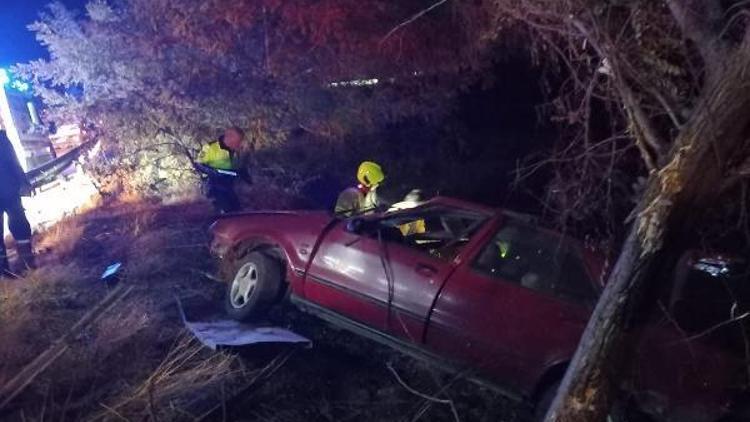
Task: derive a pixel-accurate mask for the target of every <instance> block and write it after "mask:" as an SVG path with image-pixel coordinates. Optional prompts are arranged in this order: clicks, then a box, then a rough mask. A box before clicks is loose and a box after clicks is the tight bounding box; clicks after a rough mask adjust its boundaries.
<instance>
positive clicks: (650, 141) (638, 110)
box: [571, 17, 666, 168]
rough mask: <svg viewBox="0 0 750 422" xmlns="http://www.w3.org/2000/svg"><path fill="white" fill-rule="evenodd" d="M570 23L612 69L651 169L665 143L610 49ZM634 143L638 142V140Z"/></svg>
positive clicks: (577, 22)
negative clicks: (646, 148)
mask: <svg viewBox="0 0 750 422" xmlns="http://www.w3.org/2000/svg"><path fill="white" fill-rule="evenodd" d="M571 23H572V25H573V27H575V28H576V29H577V30H578V31H579V32H580V33H581V35H583V36H584V37H585V38H586V39H587V40H588V41H589V42H590V43H591V45H592V46H593V48H594V49H595V50H596V51H597V53H598V54H599V56H600V57H601V58H602V59H603V60H604V59H606V60H607V62H608V63H609V65H610V68H611V69H612V73H613V75H612V76H613V79H614V82H615V86H616V87H617V90H618V91H619V92H620V98H621V99H622V102H623V104H624V106H625V109H626V110H627V114H628V116H629V117H630V118H631V120H632V121H633V123H635V124H636V125H637V126H638V132H639V133H640V135H641V136H637V137H638V138H640V140H642V141H643V142H641V143H640V144H639V145H638V147H639V148H640V149H641V152H643V153H644V157H643V158H644V161H645V162H646V164H647V165H648V166H649V168H653V167H654V165H655V164H656V163H658V161H659V159H660V158H661V157H662V155H663V154H664V151H665V149H666V143H665V142H664V141H663V140H662V139H660V137H659V135H658V132H657V131H656V129H655V128H654V127H653V125H652V123H651V120H649V118H648V116H647V115H646V112H645V111H643V108H642V107H641V106H640V104H639V102H638V99H637V97H636V94H635V92H633V89H632V88H631V87H630V85H628V83H627V81H626V80H625V78H624V75H623V73H624V72H623V71H622V68H621V66H620V63H619V60H618V59H617V57H616V54H614V53H613V54H608V52H609V51H611V50H612V49H610V48H607V47H609V46H604V45H602V41H601V40H600V39H599V38H598V37H595V36H594V35H593V34H592V33H591V31H589V30H588V28H586V25H584V23H583V22H581V21H580V20H578V19H576V18H575V17H571ZM636 141H638V139H637V140H636ZM643 147H648V150H650V151H647V150H644V148H643ZM652 155H655V156H656V157H653V156H652Z"/></svg>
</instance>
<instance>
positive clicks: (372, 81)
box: [328, 78, 380, 88]
mask: <svg viewBox="0 0 750 422" xmlns="http://www.w3.org/2000/svg"><path fill="white" fill-rule="evenodd" d="M379 83H380V80H379V79H377V78H373V79H356V80H353V81H342V82H331V83H330V84H328V86H330V87H331V88H338V87H340V86H372V85H377V84H379Z"/></svg>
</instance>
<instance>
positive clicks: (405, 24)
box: [380, 0, 448, 44]
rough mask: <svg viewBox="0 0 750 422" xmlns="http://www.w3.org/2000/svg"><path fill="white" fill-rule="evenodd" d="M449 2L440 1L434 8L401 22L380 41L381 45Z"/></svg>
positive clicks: (431, 7) (445, 0)
mask: <svg viewBox="0 0 750 422" xmlns="http://www.w3.org/2000/svg"><path fill="white" fill-rule="evenodd" d="M447 2H448V0H440V1H438V2H437V3H435V4H433V5H432V6H430V7H428V8H426V9H424V10H422V11H420V12H419V13H417V14H415V15H414V16H412V17H410V18H409V19H407V20H405V21H403V22H401V23H400V24H398V25H396V26H395V27H393V29H391V30H390V31H388V33H387V34H385V36H384V37H383V39H382V40H380V44H383V43H384V42H386V41H387V40H388V38H390V37H391V36H392V35H393V34H395V33H396V32H398V31H399V30H400V29H401V28H403V27H405V26H407V25H409V24H411V23H412V22H414V21H416V20H417V19H419V18H421V17H422V16H424V15H426V14H428V13H430V12H431V11H432V10H433V9H437V8H438V7H440V6H442V5H443V4H444V3H447Z"/></svg>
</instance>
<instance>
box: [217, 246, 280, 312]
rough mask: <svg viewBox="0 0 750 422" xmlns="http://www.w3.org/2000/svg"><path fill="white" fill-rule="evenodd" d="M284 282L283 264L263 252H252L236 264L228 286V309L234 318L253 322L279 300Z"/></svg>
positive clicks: (226, 306)
mask: <svg viewBox="0 0 750 422" xmlns="http://www.w3.org/2000/svg"><path fill="white" fill-rule="evenodd" d="M282 282H283V268H282V265H281V263H280V262H279V261H277V260H275V259H273V258H271V257H269V256H268V255H265V254H263V253H261V252H251V253H249V254H248V255H246V256H244V257H243V258H240V259H238V260H237V261H236V263H235V265H234V275H233V276H232V278H231V279H230V280H229V282H228V283H227V289H226V294H225V300H224V308H225V309H226V312H227V314H229V316H230V317H231V318H232V319H235V320H238V321H249V320H251V319H253V318H257V317H259V316H262V315H263V314H265V312H266V311H267V310H268V308H269V307H270V306H271V305H273V303H274V301H275V299H276V298H277V297H278V292H279V290H280V288H281V284H282Z"/></svg>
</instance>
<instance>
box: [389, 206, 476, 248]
mask: <svg viewBox="0 0 750 422" xmlns="http://www.w3.org/2000/svg"><path fill="white" fill-rule="evenodd" d="M484 221H486V217H485V216H484V215H481V214H477V213H474V212H471V211H467V210H462V209H457V208H448V207H432V208H426V209H420V210H415V211H411V212H405V213H398V214H395V215H392V216H387V217H385V218H384V219H382V220H381V221H380V230H379V232H380V235H381V236H382V237H383V238H384V239H386V240H388V241H390V242H395V243H399V244H402V245H405V246H408V247H411V248H414V249H418V250H421V251H424V252H426V253H429V254H430V255H432V256H435V257H437V258H445V259H452V258H453V257H455V256H456V254H457V253H458V252H459V251H460V250H461V249H462V248H463V246H464V245H466V243H468V241H469V239H470V238H471V236H472V235H473V234H474V233H475V232H476V231H477V230H478V229H479V227H481V225H482V224H483V223H484Z"/></svg>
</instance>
